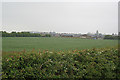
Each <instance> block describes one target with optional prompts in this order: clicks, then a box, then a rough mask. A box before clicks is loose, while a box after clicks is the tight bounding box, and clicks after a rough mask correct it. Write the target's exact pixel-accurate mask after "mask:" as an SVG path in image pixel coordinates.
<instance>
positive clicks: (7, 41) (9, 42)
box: [2, 37, 118, 51]
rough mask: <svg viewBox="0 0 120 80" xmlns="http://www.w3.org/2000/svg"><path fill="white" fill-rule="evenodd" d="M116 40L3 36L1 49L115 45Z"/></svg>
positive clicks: (88, 47) (60, 48) (16, 49)
mask: <svg viewBox="0 0 120 80" xmlns="http://www.w3.org/2000/svg"><path fill="white" fill-rule="evenodd" d="M117 44H118V41H117V40H93V39H80V38H57V37H56V38H55V37H3V38H2V51H21V50H24V49H25V50H28V51H29V50H32V49H33V48H34V49H35V50H55V51H59V50H74V49H78V50H81V49H91V48H105V47H111V46H116V45H117Z"/></svg>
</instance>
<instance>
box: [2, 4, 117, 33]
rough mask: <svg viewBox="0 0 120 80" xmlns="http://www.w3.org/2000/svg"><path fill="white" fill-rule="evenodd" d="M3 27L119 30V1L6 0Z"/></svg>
mask: <svg viewBox="0 0 120 80" xmlns="http://www.w3.org/2000/svg"><path fill="white" fill-rule="evenodd" d="M2 13H3V14H2V21H3V27H2V30H5V31H8V32H11V31H42V32H43V31H55V32H68V33H71V32H74V33H87V32H96V30H99V32H101V33H108V34H111V33H117V32H118V3H117V2H4V3H3V4H2Z"/></svg>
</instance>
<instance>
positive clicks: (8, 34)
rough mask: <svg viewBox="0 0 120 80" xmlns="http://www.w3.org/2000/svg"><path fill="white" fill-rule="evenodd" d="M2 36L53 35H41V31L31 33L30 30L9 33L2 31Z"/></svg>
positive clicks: (47, 35)
mask: <svg viewBox="0 0 120 80" xmlns="http://www.w3.org/2000/svg"><path fill="white" fill-rule="evenodd" d="M2 37H51V35H49V34H46V35H41V34H39V33H30V32H11V33H7V32H6V31H2Z"/></svg>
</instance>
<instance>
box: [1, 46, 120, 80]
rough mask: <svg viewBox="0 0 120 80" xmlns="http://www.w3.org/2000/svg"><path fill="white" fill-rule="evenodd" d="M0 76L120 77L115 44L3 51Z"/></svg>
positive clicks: (23, 77) (24, 77)
mask: <svg viewBox="0 0 120 80" xmlns="http://www.w3.org/2000/svg"><path fill="white" fill-rule="evenodd" d="M2 63H3V64H2V69H3V72H2V78H3V79H4V78H16V79H18V78H19V79H29V78H100V79H104V78H116V79H120V68H119V67H118V48H117V47H113V48H93V49H84V50H68V51H48V50H44V51H35V50H34V49H33V50H32V51H25V50H24V51H20V52H4V53H3V58H2Z"/></svg>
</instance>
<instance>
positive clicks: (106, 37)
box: [104, 35, 120, 40]
mask: <svg viewBox="0 0 120 80" xmlns="http://www.w3.org/2000/svg"><path fill="white" fill-rule="evenodd" d="M104 39H112V40H113V39H114V40H117V39H120V36H113V35H105V37H104Z"/></svg>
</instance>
